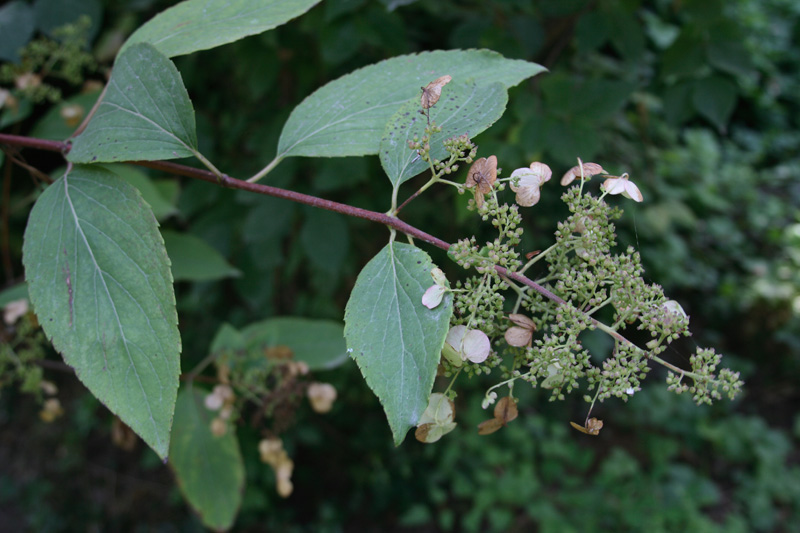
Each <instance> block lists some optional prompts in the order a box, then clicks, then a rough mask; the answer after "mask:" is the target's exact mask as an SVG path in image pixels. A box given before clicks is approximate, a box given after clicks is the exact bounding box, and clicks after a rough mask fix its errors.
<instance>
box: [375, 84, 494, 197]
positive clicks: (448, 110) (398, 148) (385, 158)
mask: <svg viewBox="0 0 800 533" xmlns="http://www.w3.org/2000/svg"><path fill="white" fill-rule="evenodd" d="M431 81H433V80H431ZM507 102H508V92H507V91H506V88H505V87H503V85H501V84H499V83H492V84H489V85H477V84H475V83H474V82H471V81H470V82H457V81H452V82H451V83H449V84H447V85H446V86H445V87H444V89H443V90H442V96H441V99H440V100H439V102H438V103H437V104H436V105H435V106H433V107H432V108H431V109H430V119H431V121H436V125H437V126H441V127H442V131H440V132H439V133H436V134H434V135H433V136H432V137H431V142H430V145H431V157H432V158H434V159H444V158H445V156H446V155H447V152H446V151H445V148H444V145H443V144H442V142H443V141H444V140H445V139H448V138H450V137H453V136H454V135H461V134H463V133H469V135H470V137H474V136H475V135H477V134H479V133H481V132H482V131H484V130H486V129H487V128H488V127H489V126H491V125H492V124H494V123H495V122H496V121H497V119H499V118H500V117H501V116H503V113H504V112H505V110H506V103H507ZM419 109H420V104H419V100H418V99H416V98H414V99H413V100H409V101H408V102H407V103H406V104H405V105H403V106H401V107H400V109H399V110H398V111H397V112H396V113H395V114H394V115H393V116H392V118H390V119H389V121H388V122H387V123H386V130H385V131H384V133H383V138H382V139H381V146H380V158H381V165H383V169H384V170H385V171H386V174H387V175H388V176H389V180H391V182H392V184H393V185H394V186H395V187H396V186H398V185H400V184H401V183H403V182H405V181H406V180H409V179H411V178H413V177H414V176H416V175H417V174H419V173H420V172H423V171H424V170H426V169H427V168H428V163H426V162H425V161H423V160H422V159H421V158H420V157H419V156H417V153H416V151H415V150H410V149H409V148H408V141H410V140H411V139H413V138H414V136H415V135H416V136H417V137H419V138H421V137H422V135H423V134H424V130H425V126H426V125H427V119H426V118H425V116H424V115H422V114H420V113H419V112H418V111H419Z"/></svg>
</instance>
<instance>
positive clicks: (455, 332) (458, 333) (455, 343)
mask: <svg viewBox="0 0 800 533" xmlns="http://www.w3.org/2000/svg"><path fill="white" fill-rule="evenodd" d="M466 332H467V326H453V327H452V328H450V331H448V332H447V337H445V339H444V342H446V343H447V344H449V345H450V346H452V347H453V349H455V351H457V352H460V351H461V339H463V338H464V333H466Z"/></svg>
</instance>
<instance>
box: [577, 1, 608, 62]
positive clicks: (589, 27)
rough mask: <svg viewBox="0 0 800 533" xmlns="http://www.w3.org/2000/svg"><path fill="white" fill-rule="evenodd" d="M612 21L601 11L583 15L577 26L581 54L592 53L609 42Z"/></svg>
mask: <svg viewBox="0 0 800 533" xmlns="http://www.w3.org/2000/svg"><path fill="white" fill-rule="evenodd" d="M610 22H611V21H610V20H609V19H608V17H607V16H606V14H605V13H604V12H602V11H599V10H592V11H589V12H588V13H586V14H584V15H582V16H581V17H580V18H579V19H578V23H577V24H576V25H575V40H576V43H577V45H578V50H580V52H581V53H584V54H585V53H587V52H591V51H592V50H596V49H597V48H599V47H601V46H602V45H603V44H605V42H606V41H608V37H609V34H610V33H611V24H610Z"/></svg>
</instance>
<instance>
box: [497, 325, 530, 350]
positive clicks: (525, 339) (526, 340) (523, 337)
mask: <svg viewBox="0 0 800 533" xmlns="http://www.w3.org/2000/svg"><path fill="white" fill-rule="evenodd" d="M503 337H504V338H505V339H506V342H507V343H508V345H509V346H516V347H517V348H524V347H526V346H530V345H531V342H533V331H532V330H530V329H527V328H521V327H519V326H512V327H510V328H508V329H507V330H506V333H505V335H503Z"/></svg>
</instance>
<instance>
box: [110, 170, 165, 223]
mask: <svg viewBox="0 0 800 533" xmlns="http://www.w3.org/2000/svg"><path fill="white" fill-rule="evenodd" d="M102 167H103V168H105V169H108V170H110V171H111V172H113V173H114V174H116V175H117V176H119V177H121V178H122V179H124V180H125V181H127V182H128V183H130V184H131V185H133V186H134V187H136V188H137V189H139V192H140V193H141V194H142V198H144V200H145V201H146V202H147V203H148V204H150V208H151V209H152V210H153V214H154V215H155V217H156V219H157V220H159V221H161V220H164V219H165V218H167V217H170V216H172V215H174V214H176V213H177V212H178V209H177V208H176V207H175V206H174V205H173V204H172V203H170V202H169V201H168V200H167V199H166V198H164V195H163V194H162V193H161V191H159V190H158V188H156V186H155V185H154V184H153V181H152V180H151V179H150V177H149V176H148V175H147V174H145V173H144V172H143V171H142V170H141V169H140V168H138V167H135V166H132V165H125V164H122V163H119V164H113V163H110V164H106V165H102ZM173 183H175V182H174V181H173ZM175 185H176V186H177V183H175Z"/></svg>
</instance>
